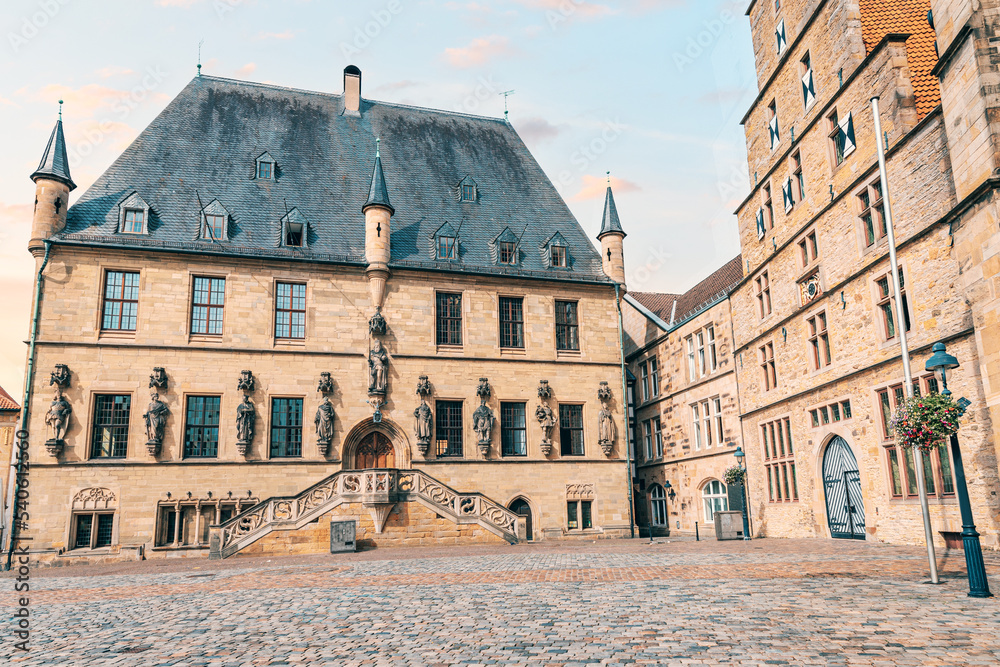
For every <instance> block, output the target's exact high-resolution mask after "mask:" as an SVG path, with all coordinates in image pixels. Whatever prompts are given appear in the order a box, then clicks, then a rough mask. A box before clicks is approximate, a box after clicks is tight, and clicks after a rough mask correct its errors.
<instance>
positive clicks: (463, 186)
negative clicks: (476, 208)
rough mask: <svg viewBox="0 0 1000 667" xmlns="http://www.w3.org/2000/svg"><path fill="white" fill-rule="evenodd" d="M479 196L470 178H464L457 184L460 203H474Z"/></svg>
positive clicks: (474, 183)
mask: <svg viewBox="0 0 1000 667" xmlns="http://www.w3.org/2000/svg"><path fill="white" fill-rule="evenodd" d="M478 196H479V191H478V189H477V187H476V182H475V181H474V180H472V177H471V176H466V177H465V178H463V179H462V180H461V181H459V182H458V198H459V200H461V201H468V202H474V201H476V199H477V198H478Z"/></svg>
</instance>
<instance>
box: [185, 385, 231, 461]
mask: <svg viewBox="0 0 1000 667" xmlns="http://www.w3.org/2000/svg"><path fill="white" fill-rule="evenodd" d="M192 398H195V399H197V398H217V399H219V407H218V421H217V422H216V424H215V427H214V428H215V453H214V454H189V453H188V429H189V428H190V427H191V424H190V422H189V420H190V417H191V399H192ZM222 399H223V396H222V394H221V393H212V392H191V393H185V394H184V395H183V396H182V397H181V400H182V403H181V405H183V406H184V422H183V424H184V425H183V429H184V430H183V431H182V432H181V458H182V459H183V460H185V461H207V460H218V459H219V450H220V449H221V448H222V443H223V438H222V435H223V433H224V431H223V429H222ZM199 426H200V427H201V428H205V427H206V425H205V424H201V425H199ZM209 428H211V427H210V426H209Z"/></svg>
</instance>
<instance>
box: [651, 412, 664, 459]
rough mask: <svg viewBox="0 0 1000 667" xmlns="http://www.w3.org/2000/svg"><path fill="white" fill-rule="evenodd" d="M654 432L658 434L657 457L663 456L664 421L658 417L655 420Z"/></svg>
mask: <svg viewBox="0 0 1000 667" xmlns="http://www.w3.org/2000/svg"><path fill="white" fill-rule="evenodd" d="M653 433H654V434H655V436H656V458H658V459H662V458H663V423H662V422H661V421H660V418H659V417H657V418H656V419H654V420H653Z"/></svg>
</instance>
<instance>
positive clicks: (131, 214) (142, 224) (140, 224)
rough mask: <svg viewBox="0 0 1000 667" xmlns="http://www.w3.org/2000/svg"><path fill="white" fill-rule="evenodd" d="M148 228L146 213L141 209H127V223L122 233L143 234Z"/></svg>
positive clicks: (123, 226)
mask: <svg viewBox="0 0 1000 667" xmlns="http://www.w3.org/2000/svg"><path fill="white" fill-rule="evenodd" d="M145 228H146V212H145V211H143V210H142V209H140V208H127V209H125V223H124V224H123V225H122V231H123V232H124V233H126V234H142V231H143V230H144V229H145Z"/></svg>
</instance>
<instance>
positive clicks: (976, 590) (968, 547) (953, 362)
mask: <svg viewBox="0 0 1000 667" xmlns="http://www.w3.org/2000/svg"><path fill="white" fill-rule="evenodd" d="M931 351H933V352H934V354H933V355H931V358H930V359H928V360H927V364H926V365H925V366H924V368H926V369H927V370H929V371H939V372H940V373H941V385H942V387H943V390H942V392H941V393H942V394H943V395H944V396H950V395H951V391H950V390H949V389H948V377H947V373H948V371H949V370H951V369H953V368H958V359H956V358H955V357H953V356H952V355H950V354H948V353H947V352H946V351H945V346H944V343H934V346H933V347H932V348H931ZM958 405H959V407H960V408H961V410H962V412H963V413H964V412H965V409H966V408H967V407H968V406H969V405H970V402H969V401H968V400H966V399H964V398H961V399H959V400H958ZM951 456H952V458H953V459H954V460H955V463H954V466H955V492H956V493H957V494H958V506H959V509H960V510H961V512H962V548H963V549H964V551H965V569H966V570H967V571H968V573H969V597H972V598H989V597H993V594H992V593H990V584H989V581H988V580H987V579H986V566H985V564H984V563H983V548H982V545H980V544H979V533H978V532H976V524H975V521H974V520H973V518H972V503H971V502H969V487H968V485H967V484H966V482H965V467H964V466H963V465H962V450H961V448H960V447H959V445H958V434H957V433H952V435H951Z"/></svg>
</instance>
